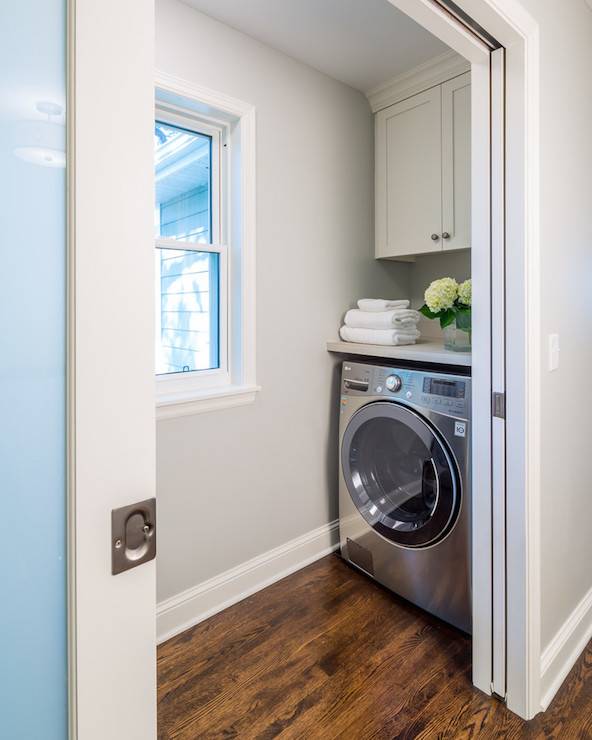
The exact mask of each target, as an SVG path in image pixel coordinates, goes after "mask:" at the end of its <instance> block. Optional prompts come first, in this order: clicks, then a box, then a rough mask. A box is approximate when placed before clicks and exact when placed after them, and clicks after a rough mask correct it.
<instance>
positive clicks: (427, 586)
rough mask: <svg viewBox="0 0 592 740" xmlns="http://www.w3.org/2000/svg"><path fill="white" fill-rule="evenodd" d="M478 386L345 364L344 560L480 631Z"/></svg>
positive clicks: (466, 380) (465, 379)
mask: <svg viewBox="0 0 592 740" xmlns="http://www.w3.org/2000/svg"><path fill="white" fill-rule="evenodd" d="M470 417H471V379H470V377H469V376H465V375H452V374H448V373H445V372H432V371H424V370H421V369H409V368H401V367H400V368H396V367H385V366H383V365H371V364H363V363H356V362H344V363H343V367H342V377H341V396H340V424H339V451H340V461H339V462H340V464H339V522H340V544H341V554H342V556H343V557H344V558H345V559H346V560H348V561H349V562H350V563H352V564H353V565H355V566H356V567H357V568H359V569H361V570H362V571H364V572H365V573H367V574H368V575H369V576H371V577H372V578H374V579H375V580H376V581H378V582H380V583H382V584H383V585H384V586H386V587H387V588H389V589H391V590H392V591H394V592H395V593H397V594H399V595H400V596H403V597H404V598H405V599H408V600H409V601H411V602H413V603H414V604H417V606H420V607H422V608H423V609H426V610H427V611H429V612H431V613H432V614H435V615H436V616H438V617H440V618H441V619H444V620H445V621H447V622H449V623H451V624H453V625H455V626H456V627H459V628H460V629H461V630H464V631H465V632H470V631H471V586H470V577H471V576H470V574H471V567H470V565H471V526H470V522H471V518H470V517H471V497H470V491H471V484H470V437H471V418H470Z"/></svg>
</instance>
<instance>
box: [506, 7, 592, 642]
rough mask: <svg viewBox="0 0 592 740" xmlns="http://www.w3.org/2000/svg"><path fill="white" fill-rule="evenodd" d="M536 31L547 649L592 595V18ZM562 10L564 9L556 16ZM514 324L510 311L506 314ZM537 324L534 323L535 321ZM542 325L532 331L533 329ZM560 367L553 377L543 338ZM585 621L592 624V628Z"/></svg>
mask: <svg viewBox="0 0 592 740" xmlns="http://www.w3.org/2000/svg"><path fill="white" fill-rule="evenodd" d="M522 4H523V5H524V6H525V7H526V8H527V9H528V10H529V12H530V13H531V14H532V16H533V17H534V18H535V19H536V20H537V22H538V23H539V27H540V64H541V78H540V152H541V154H540V157H541V163H540V172H541V184H540V214H539V223H538V227H539V234H540V245H541V276H540V277H541V323H540V331H541V357H540V358H539V361H540V371H541V396H540V403H541V424H540V433H541V449H540V482H541V490H540V495H541V533H540V535H541V558H542V572H541V576H542V580H541V599H542V603H541V613H542V625H541V627H542V634H541V638H542V639H541V647H542V648H545V647H546V646H547V645H548V644H549V642H550V641H551V640H552V638H553V637H554V636H555V634H556V633H557V631H558V630H559V629H560V627H561V626H562V625H563V623H564V622H565V620H566V619H567V618H568V617H569V616H570V614H571V613H572V612H573V610H574V609H575V608H576V606H577V605H578V604H579V602H580V601H581V600H582V599H583V598H584V596H585V595H586V594H588V593H589V592H590V590H591V589H592V568H591V563H592V536H591V533H590V529H591V522H592V496H591V495H590V485H591V475H590V464H589V461H590V421H589V419H588V410H589V407H590V397H589V393H588V390H587V389H588V387H589V383H590V380H589V378H590V367H592V291H591V289H590V276H591V275H592V219H591V218H590V195H591V192H592V186H591V184H590V163H591V162H592V137H591V136H590V121H592V95H590V88H591V81H592V13H591V12H590V10H589V8H588V7H587V6H586V3H585V2H583V1H582V2H579V1H578V0H565V2H562V3H560V4H558V3H557V2H554V0H522ZM559 5H560V6H561V7H559ZM509 317H510V321H511V312H510V315H509ZM535 320H536V317H535ZM536 328H537V327H536V325H535V326H534V327H533V330H536ZM553 332H557V333H559V335H560V342H561V361H560V367H559V369H558V370H557V371H555V372H552V373H550V372H549V371H548V358H547V346H548V344H547V341H548V340H547V337H548V334H549V333H553ZM589 619H590V617H589V612H588V615H587V617H586V620H587V621H586V622H585V623H587V624H589Z"/></svg>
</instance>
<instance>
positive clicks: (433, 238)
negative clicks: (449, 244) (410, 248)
mask: <svg viewBox="0 0 592 740" xmlns="http://www.w3.org/2000/svg"><path fill="white" fill-rule="evenodd" d="M439 238H440V237H439V236H438V234H432V241H433V242H437V241H438V239H439Z"/></svg>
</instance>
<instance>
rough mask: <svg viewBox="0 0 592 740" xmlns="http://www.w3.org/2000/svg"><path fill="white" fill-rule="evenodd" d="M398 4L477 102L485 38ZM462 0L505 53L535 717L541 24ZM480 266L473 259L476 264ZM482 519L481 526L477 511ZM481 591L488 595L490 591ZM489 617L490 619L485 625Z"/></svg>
mask: <svg viewBox="0 0 592 740" xmlns="http://www.w3.org/2000/svg"><path fill="white" fill-rule="evenodd" d="M390 2H391V3H392V4H393V5H395V6H396V7H398V8H399V9H400V10H402V11H403V12H405V13H407V15H409V16H411V17H412V18H413V19H414V20H416V21H417V22H418V23H419V24H420V25H422V26H424V28H426V29H427V30H429V31H430V32H431V33H433V34H434V35H435V36H437V37H438V38H440V39H441V40H443V41H444V42H445V43H446V44H448V45H449V46H450V47H451V48H452V49H454V50H455V51H457V52H458V53H459V54H462V55H463V56H465V57H466V58H467V59H469V60H471V62H472V63H473V66H472V72H473V80H472V83H473V84H472V92H473V101H476V99H477V98H478V94H475V87H476V86H475V82H476V78H475V71H476V70H477V69H478V66H477V65H478V64H479V58H480V57H479V52H480V49H481V47H480V45H479V44H478V42H477V40H476V39H475V38H474V37H472V36H470V35H469V34H468V33H467V32H462V31H461V30H460V29H459V26H458V24H457V23H456V22H455V21H453V19H452V18H451V16H450V15H448V14H447V13H445V12H444V11H443V10H442V8H441V6H439V5H438V4H437V3H435V2H432V0H390ZM457 2H458V4H459V5H461V6H462V9H463V10H464V11H465V12H466V13H467V14H468V15H469V16H470V17H471V18H473V19H474V20H475V21H477V23H479V24H480V25H481V26H482V27H483V28H485V29H487V30H488V31H489V32H490V33H491V34H492V35H493V36H494V37H495V38H496V39H498V41H499V42H500V43H501V44H502V45H503V46H504V47H505V49H506V70H507V77H506V106H507V109H506V113H507V117H506V133H507V136H506V153H507V158H506V162H507V167H506V246H507V252H506V256H507V261H506V301H507V304H508V305H510V306H512V331H511V332H509V333H508V339H507V345H506V354H507V373H506V393H507V419H506V440H507V456H506V490H507V501H508V503H507V510H506V515H507V529H506V536H507V557H508V562H507V580H506V598H507V614H508V619H507V628H506V629H507V643H506V650H507V703H508V707H509V708H510V709H512V710H513V711H514V712H516V713H517V714H519V715H520V716H522V717H525V718H530V717H533V716H534V715H535V714H536V713H537V712H538V711H539V709H540V542H539V531H538V527H539V518H540V511H539V510H540V500H539V490H540V485H539V472H538V471H539V454H540V444H539V429H540V425H539V418H540V377H539V374H540V363H539V362H538V358H539V355H540V353H539V348H540V277H539V273H540V249H539V235H538V220H539V219H538V216H539V155H538V142H539V135H538V133H539V132H538V110H539V106H538V99H539V89H538V80H539V40H538V25H537V24H536V22H535V21H534V20H533V19H532V17H531V16H530V15H529V14H528V13H527V12H526V11H525V9H524V8H523V7H522V6H521V5H520V3H519V2H517V1H516V0H457ZM473 111H475V108H474V107H473ZM473 208H475V206H474V205H473ZM474 214H475V210H473V215H474ZM474 265H475V258H474V257H473V269H474ZM476 312H477V311H475V313H476ZM475 355H476V352H475V351H474V352H473V357H475ZM473 383H475V381H473ZM477 385H479V383H477ZM476 423H477V424H478V423H479V422H478V420H477V422H476ZM474 429H475V430H476V426H475V422H474ZM483 454H484V455H485V451H484V450H483ZM475 464H477V466H479V464H480V461H479V459H475V458H474V460H473V466H474V468H473V470H474V472H476V469H475ZM481 464H486V460H485V459H484V460H482V461H481ZM483 513H484V514H485V512H483ZM474 521H475V522H477V526H478V527H479V528H481V529H482V530H483V527H482V526H481V525H482V522H481V521H480V520H477V517H475V520H474ZM483 535H485V532H484V531H483ZM479 547H480V548H481V550H480V552H479V549H478V548H479ZM480 553H481V555H484V556H485V558H487V541H486V539H485V538H484V539H483V540H481V541H479V540H478V541H477V543H476V545H475V550H474V563H475V564H476V565H477V567H478V568H479V569H481V570H482V569H483V563H482V562H481V560H480V559H477V558H476V556H477V555H479V554H480ZM489 562H490V563H491V555H490V556H489ZM490 572H491V571H490ZM479 594H480V595H481V596H482V597H483V598H484V599H485V600H487V598H486V595H485V594H484V592H483V589H480V591H479ZM477 598H478V596H477V594H475V599H476V601H477ZM481 611H484V609H483V607H482V605H481V604H479V605H478V613H481ZM480 621H481V619H480V617H479V616H478V614H477V622H478V624H477V634H475V633H474V644H475V643H477V642H479V640H480V637H479V633H480V628H479V622H480ZM485 622H486V619H485V616H484V615H483V621H482V626H483V628H484V629H485ZM475 637H477V640H475ZM482 653H483V651H482V649H479V648H477V651H476V654H475V657H476V659H477V660H476V663H475V664H474V676H473V678H474V681H475V683H476V685H478V686H479V687H480V688H484V686H483V685H482V680H483V678H484V675H483V672H482V667H483V666H484V665H485V663H486V658H485V656H483V655H482Z"/></svg>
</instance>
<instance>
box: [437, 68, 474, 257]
mask: <svg viewBox="0 0 592 740" xmlns="http://www.w3.org/2000/svg"><path fill="white" fill-rule="evenodd" d="M442 233H443V234H449V235H450V236H449V237H447V238H443V239H442V246H443V248H444V249H465V248H467V247H470V246H471V73H470V72H467V73H466V74H464V75H460V77H455V78H454V79H453V80H449V81H448V82H445V83H444V84H443V85H442Z"/></svg>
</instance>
